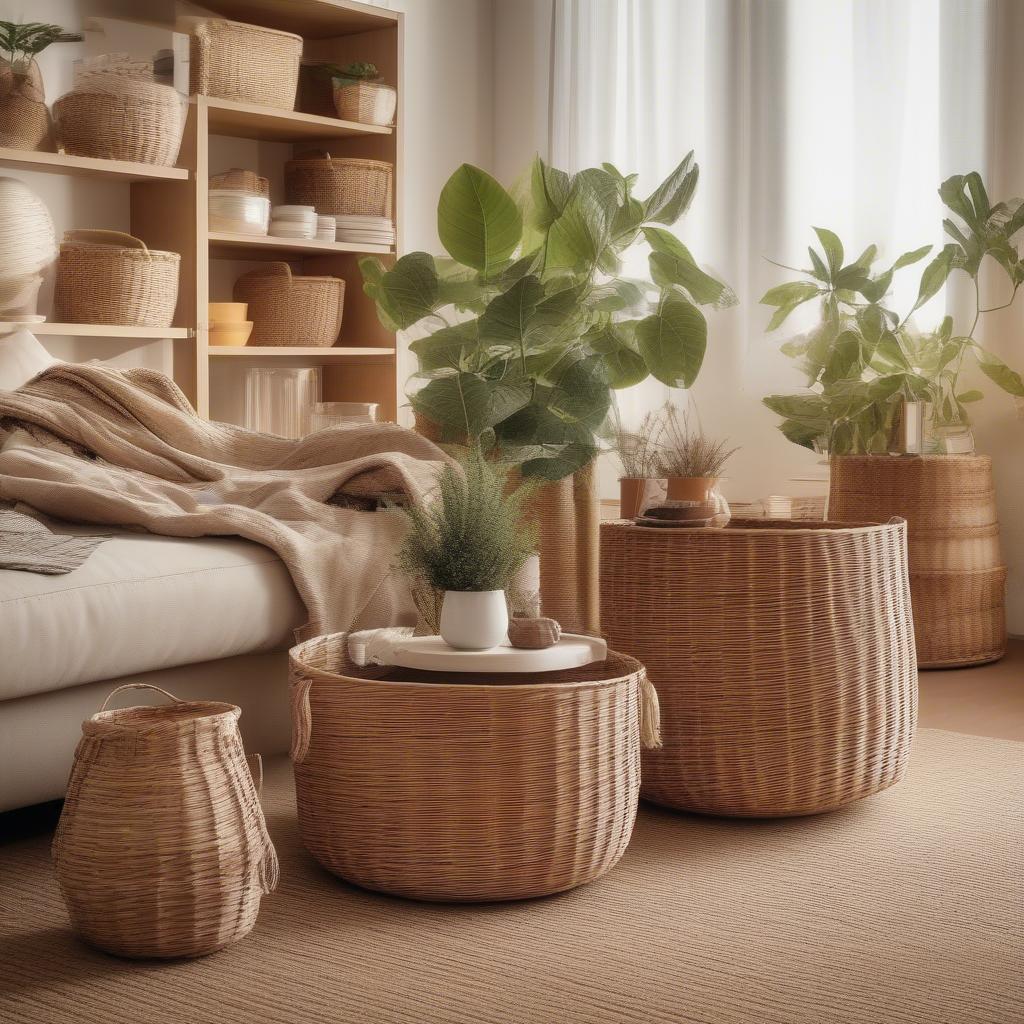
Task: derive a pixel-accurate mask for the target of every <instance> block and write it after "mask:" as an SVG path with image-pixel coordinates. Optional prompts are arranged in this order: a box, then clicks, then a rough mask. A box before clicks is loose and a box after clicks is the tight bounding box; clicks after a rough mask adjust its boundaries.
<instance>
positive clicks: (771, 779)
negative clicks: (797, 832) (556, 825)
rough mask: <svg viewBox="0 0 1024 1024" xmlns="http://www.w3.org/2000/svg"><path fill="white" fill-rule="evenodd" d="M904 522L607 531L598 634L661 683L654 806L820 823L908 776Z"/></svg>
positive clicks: (751, 523)
mask: <svg viewBox="0 0 1024 1024" xmlns="http://www.w3.org/2000/svg"><path fill="white" fill-rule="evenodd" d="M905 535H906V531H905V524H904V523H903V522H902V521H899V520H897V521H895V522H892V523H889V524H886V525H877V524H861V525H857V526H853V525H848V524H837V523H827V522H821V523H815V524H811V523H809V522H806V521H804V522H801V521H784V520H771V519H756V520H739V519H733V520H732V521H731V522H730V523H729V525H728V526H727V527H725V528H723V529H657V528H644V527H638V526H632V525H628V524H625V523H604V524H603V525H602V527H601V625H602V628H603V630H604V632H605V635H606V636H607V638H608V641H609V643H610V644H612V645H614V646H615V647H617V648H620V649H625V650H627V651H629V653H630V654H632V655H633V656H634V657H636V658H638V659H640V660H641V661H643V663H644V665H645V666H646V667H647V671H648V672H649V673H650V676H651V679H652V681H653V682H654V684H655V685H656V686H657V688H658V695H659V698H660V700H661V706H662V713H663V729H662V732H663V739H664V745H663V747H662V749H660V750H651V751H647V752H645V753H644V758H643V796H644V797H645V798H646V799H649V800H653V801H654V802H655V803H659V804H665V805H666V806H669V807H677V808H682V809H684V810H689V811H699V812H702V813H706V814H724V815H737V816H752V817H777V816H788V815H798V814H816V813H818V812H820V811H827V810H831V809H833V808H837V807H842V806H843V805H845V804H848V803H851V802H852V801H854V800H859V799H861V798H862V797H866V796H869V795H870V794H872V793H876V792H878V791H879V790H882V789H885V788H886V787H887V786H891V785H893V784H894V783H896V782H898V781H899V780H900V779H901V778H902V777H903V774H904V772H905V770H906V767H907V761H908V758H909V755H910V746H911V741H912V739H913V734H914V728H915V723H916V718H917V672H916V665H915V660H914V630H913V622H912V620H911V613H910V593H909V586H908V577H907V560H906V548H905Z"/></svg>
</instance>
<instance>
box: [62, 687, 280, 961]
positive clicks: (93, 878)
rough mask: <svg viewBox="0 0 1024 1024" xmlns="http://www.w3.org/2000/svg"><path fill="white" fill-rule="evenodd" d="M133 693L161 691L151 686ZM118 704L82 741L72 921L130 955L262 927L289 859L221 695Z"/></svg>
mask: <svg viewBox="0 0 1024 1024" xmlns="http://www.w3.org/2000/svg"><path fill="white" fill-rule="evenodd" d="M127 689H150V690H156V689H157V687H153V686H149V685H148V684H145V683H130V684H128V685H127V686H120V687H118V688H117V689H116V690H114V691H113V693H112V694H111V695H110V696H111V697H112V696H114V694H116V693H118V692H119V691H121V690H127ZM158 692H160V693H162V694H163V695H164V696H165V697H168V698H169V699H170V700H171V701H172V703H171V704H170V705H168V706H163V707H131V708H125V709H123V710H117V711H107V710H105V709H106V706H107V703H109V701H110V697H108V698H107V701H106V702H105V703H104V705H103V708H102V709H101V710H100V712H99V713H98V714H96V715H93V716H92V718H90V719H89V720H88V721H86V722H83V723H82V739H81V741H80V742H79V744H78V748H77V750H76V751H75V760H74V764H73V766H72V769H71V778H70V780H69V782H68V793H67V798H66V799H65V801H64V809H63V812H62V813H61V818H60V824H59V825H58V826H57V832H56V835H55V836H54V840H53V858H54V863H55V866H56V870H57V881H58V883H59V885H60V890H61V893H62V895H63V897H64V901H65V903H66V904H67V908H68V913H69V914H70V916H71V923H72V925H73V927H74V928H75V930H76V931H78V932H79V933H80V934H81V935H82V936H83V937H84V938H85V939H87V940H88V941H89V942H91V943H93V944H94V945H96V946H98V947H99V948H100V949H104V950H106V951H107V952H109V953H115V954H117V955H118V956H126V957H140V958H141V957H194V956H202V955H204V954H206V953H212V952H213V951H214V950H217V949H221V948H222V947H224V946H227V945H229V944H230V943H232V942H235V941H237V940H238V939H240V938H242V937H243V936H244V935H246V934H248V932H249V931H251V929H252V927H253V925H254V924H255V923H256V915H257V913H258V912H259V906H260V898H261V896H262V895H263V894H264V893H268V892H270V891H272V890H273V889H274V887H275V886H276V884H277V874H278V868H277V856H276V854H275V853H274V847H273V845H272V844H271V842H270V837H269V836H268V834H267V829H266V823H265V822H264V819H263V812H262V810H261V809H260V804H259V796H258V793H257V790H256V786H255V785H254V783H253V778H252V776H251V774H250V772H249V768H248V765H247V764H246V759H245V754H244V752H243V750H242V741H241V737H240V736H239V734H238V718H239V716H240V715H241V711H240V710H239V709H238V708H237V707H235V706H233V705H231V704H221V703H216V702H213V701H179V700H177V699H176V698H175V697H173V696H171V694H169V693H167V692H166V691H163V690H159V691H158Z"/></svg>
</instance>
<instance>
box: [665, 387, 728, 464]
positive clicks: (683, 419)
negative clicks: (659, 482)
mask: <svg viewBox="0 0 1024 1024" xmlns="http://www.w3.org/2000/svg"><path fill="white" fill-rule="evenodd" d="M659 425H660V430H659V432H658V435H657V438H656V445H657V450H658V455H657V460H656V461H657V466H658V469H659V472H660V475H661V476H665V477H699V478H702V479H711V478H715V479H717V478H718V477H720V476H721V475H722V470H723V469H724V468H725V464H726V462H728V461H729V458H730V457H731V456H733V455H735V454H736V452H738V451H739V448H729V447H728V442H727V441H716V440H714V439H713V438H710V437H708V436H707V434H705V433H704V430H703V428H702V427H701V426H700V423H699V422H698V423H697V425H696V427H693V426H692V425H691V423H690V417H689V416H688V415H687V414H686V413H685V412H682V411H680V410H679V409H678V408H677V407H676V406H674V405H673V404H672V403H671V402H667V403H666V404H665V405H664V406H663V407H662V409H661V413H660V423H659Z"/></svg>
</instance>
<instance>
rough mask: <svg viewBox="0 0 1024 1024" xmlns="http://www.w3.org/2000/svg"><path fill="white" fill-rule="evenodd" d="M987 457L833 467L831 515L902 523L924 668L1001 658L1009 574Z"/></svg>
mask: <svg viewBox="0 0 1024 1024" xmlns="http://www.w3.org/2000/svg"><path fill="white" fill-rule="evenodd" d="M995 499H996V496H995V487H994V485H993V483H992V460H991V459H989V458H988V457H987V456H981V455H924V456H916V457H914V458H900V459H895V458H891V457H888V456H843V457H840V458H833V459H832V460H831V489H830V493H829V516H830V518H832V519H837V520H847V519H857V518H862V517H863V516H865V515H871V516H872V517H885V516H889V515H898V516H902V517H903V518H904V519H906V521H907V549H908V556H909V563H910V594H911V599H912V601H913V607H914V632H915V634H916V636H917V661H918V665H919V666H920V667H921V668H944V667H947V666H950V667H955V666H961V665H980V664H984V663H985V662H989V661H996V660H997V659H999V658H1001V657H1002V656H1003V655H1004V654H1005V653H1006V611H1005V587H1006V567H1005V566H1004V564H1003V559H1002V554H1001V552H1000V547H999V523H998V517H997V514H996V500H995Z"/></svg>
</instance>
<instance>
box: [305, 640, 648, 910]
mask: <svg viewBox="0 0 1024 1024" xmlns="http://www.w3.org/2000/svg"><path fill="white" fill-rule="evenodd" d="M385 674H386V675H387V680H384V679H383V678H379V677H381V676H383V675H385ZM439 677H440V678H442V679H443V676H440V674H439V673H417V672H410V671H408V670H404V669H395V668H388V669H377V670H374V669H370V668H368V669H357V668H355V667H354V666H351V665H349V664H347V662H346V659H345V637H344V636H343V635H341V634H336V635H333V636H326V637H318V638H317V639H315V640H310V641H307V642H306V643H303V644H300V645H298V646H297V647H294V648H293V649H292V651H291V694H292V713H293V718H292V759H293V761H294V764H295V790H296V795H297V798H298V812H299V828H300V831H301V834H302V839H303V842H304V843H305V845H306V847H307V849H308V850H309V851H310V853H312V854H313V856H314V857H315V858H316V859H317V860H318V861H319V862H320V863H321V864H322V865H323V866H324V867H325V868H327V870H328V871H332V872H333V873H334V874H336V875H340V876H341V877H342V878H345V879H347V880H349V881H351V882H355V883H356V884H357V885H361V886H364V887H365V888H368V889H377V890H380V891H383V892H390V893H395V894H397V895H401V896H408V897H412V898H415V899H424V900H452V901H461V900H515V899H525V898H527V897H533V896H543V895H547V894H549V893H554V892H560V891H562V890H564V889H571V888H573V887H574V886H577V885H581V884H583V883H584V882H589V881H592V880H593V879H595V878H597V877H598V876H600V875H602V874H604V873H605V872H606V871H608V870H609V869H610V868H611V867H613V866H614V864H615V863H616V862H617V861H618V860H619V858H620V857H621V856H622V854H623V852H624V851H625V849H626V845H627V844H628V842H629V837H630V833H631V832H632V829H633V820H634V818H635V815H636V806H637V797H638V794H639V786H640V775H639V771H640V746H641V728H642V725H643V728H644V732H645V734H646V736H647V741H648V742H654V741H655V740H654V729H655V721H654V710H653V709H654V708H655V707H656V698H655V697H653V691H651V690H650V688H649V684H647V683H646V678H645V677H644V673H643V669H642V667H641V666H640V665H639V664H638V663H637V662H635V661H634V660H633V659H632V658H626V657H623V656H622V655H618V654H614V653H612V652H609V653H608V659H607V661H605V662H604V663H603V664H596V665H588V666H586V667H584V668H582V669H574V670H573V671H571V672H564V673H563V672H553V673H543V674H541V675H534V676H521V675H502V676H494V675H490V676H474V677H471V678H470V679H467V681H465V682H463V681H459V682H454V683H447V682H434V681H425V680H429V679H433V680H436V679H438V678H439ZM642 719H643V723H642V721H641V720H642Z"/></svg>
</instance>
